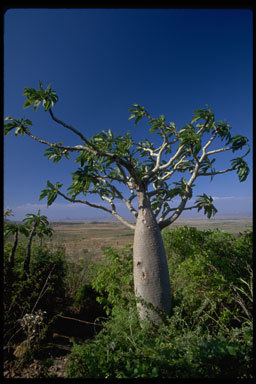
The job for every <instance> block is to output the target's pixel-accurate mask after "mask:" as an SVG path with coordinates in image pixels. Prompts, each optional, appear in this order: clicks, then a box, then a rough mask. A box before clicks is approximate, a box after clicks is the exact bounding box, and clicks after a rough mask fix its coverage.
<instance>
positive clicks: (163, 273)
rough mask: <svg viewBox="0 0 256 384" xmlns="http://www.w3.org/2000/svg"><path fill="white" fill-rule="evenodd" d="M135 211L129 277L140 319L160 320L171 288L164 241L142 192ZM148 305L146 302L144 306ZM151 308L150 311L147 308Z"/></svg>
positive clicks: (169, 296)
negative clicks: (136, 299) (130, 274)
mask: <svg viewBox="0 0 256 384" xmlns="http://www.w3.org/2000/svg"><path fill="white" fill-rule="evenodd" d="M138 199H139V210H138V217H137V223H136V228H135V234H134V245H133V276H134V288H135V296H136V297H137V298H138V304H137V307H138V311H139V316H140V319H142V320H143V319H146V318H147V317H149V319H150V320H151V321H152V322H154V323H160V322H161V319H160V317H159V313H160V311H161V312H164V313H165V314H170V311H171V288H170V280H169V272H168V265H167V260H166V254H165V249H164V244H163V240H162V236H161V232H160V229H159V226H158V224H157V222H156V219H155V217H154V215H153V212H152V209H151V205H150V202H149V201H148V199H147V197H146V194H145V193H143V192H140V193H138ZM148 304H149V305H148ZM152 305H153V307H154V308H155V309H154V310H152V309H150V307H152Z"/></svg>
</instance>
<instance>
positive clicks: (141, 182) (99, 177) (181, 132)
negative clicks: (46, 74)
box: [5, 82, 250, 229]
mask: <svg viewBox="0 0 256 384" xmlns="http://www.w3.org/2000/svg"><path fill="white" fill-rule="evenodd" d="M24 96H25V97H26V101H25V103H24V108H28V107H30V106H33V108H34V111H36V110H37V109H38V107H39V106H40V104H42V106H43V108H44V110H45V111H46V112H48V113H49V115H50V117H51V119H52V120H53V121H55V122H56V123H57V124H59V125H61V126H62V127H63V128H65V129H68V130H70V131H72V132H73V133H74V134H75V135H76V136H77V138H78V139H79V144H78V145H75V146H68V145H64V144H63V142H61V141H60V142H56V143H54V142H49V141H47V140H44V139H42V138H39V137H37V136H35V135H34V134H32V133H31V126H32V121H31V120H28V119H25V118H21V119H15V118H13V117H6V119H5V120H6V121H7V123H6V124H5V134H8V133H9V132H10V131H14V134H15V135H16V136H17V135H24V134H26V135H27V136H29V137H31V138H32V139H34V140H36V141H38V142H40V143H42V144H45V145H46V146H47V148H46V150H45V153H44V155H45V156H46V157H47V159H48V160H52V161H53V162H59V161H60V160H61V159H62V158H63V157H65V158H67V159H68V158H69V154H70V153H71V152H75V153H76V154H77V157H76V160H75V162H76V163H77V164H78V168H77V170H76V171H75V172H73V173H72V183H71V185H70V186H69V188H68V190H67V192H66V193H63V192H62V191H61V188H62V186H63V185H62V184H61V183H60V182H59V181H56V182H55V183H52V182H50V181H49V180H48V181H47V184H46V188H45V189H44V190H43V191H42V192H41V195H40V199H43V198H47V205H48V206H50V205H51V204H52V203H53V202H54V201H55V199H56V198H57V196H58V195H59V196H62V197H63V198H64V199H66V200H68V201H70V202H79V203H82V204H85V205H88V206H90V207H94V208H98V209H101V210H103V211H105V212H108V213H110V214H112V215H114V216H115V217H116V218H117V219H119V220H120V221H121V222H122V223H124V224H125V225H127V226H128V227H130V228H132V229H134V228H135V227H134V225H133V224H131V223H130V222H128V221H127V220H126V219H124V218H123V217H122V216H121V215H119V213H118V212H117V209H116V204H115V201H116V200H120V201H122V202H123V203H124V204H125V205H126V207H127V208H128V209H129V211H130V212H131V213H132V214H133V215H134V217H135V218H136V217H137V215H138V208H136V206H135V205H134V199H135V198H136V196H137V194H138V193H139V192H140V191H143V193H146V195H147V197H148V198H149V200H150V202H151V207H152V210H153V213H154V215H155V217H156V218H157V222H158V224H159V228H160V229H163V228H165V227H166V226H168V225H170V224H171V223H173V222H174V221H175V220H176V219H177V218H178V217H179V216H180V214H181V212H182V211H184V210H191V209H197V210H198V211H200V210H203V212H204V214H206V215H207V217H208V218H210V217H211V216H213V215H214V214H215V213H216V212H217V209H216V208H215V207H214V205H213V198H212V197H211V196H207V195H206V194H205V193H202V194H201V195H198V196H196V197H197V198H196V199H195V202H194V205H190V206H189V205H188V206H187V203H188V202H189V200H191V198H192V196H193V187H194V186H195V181H196V179H197V178H200V177H202V176H209V177H210V178H211V180H212V179H213V178H214V177H215V176H216V175H221V174H225V173H227V172H231V171H235V172H236V173H237V175H238V178H239V181H241V182H243V181H245V180H246V178H247V176H248V174H249V167H248V164H247V163H246V161H245V160H244V158H245V156H246V155H247V154H248V153H249V151H250V146H249V143H248V139H247V138H246V137H245V136H242V135H234V136H232V135H231V128H232V127H231V126H230V125H229V124H228V123H227V122H226V121H220V120H216V119H215V116H214V113H213V111H212V110H211V108H210V107H209V106H208V105H206V107H205V108H201V109H197V110H195V111H194V113H193V116H192V120H191V122H189V123H187V124H186V125H184V126H183V127H181V128H180V129H179V128H178V127H177V126H176V124H175V123H173V122H169V123H168V122H167V121H166V118H165V116H164V115H161V116H160V117H157V118H155V117H152V116H151V115H150V114H149V112H148V111H147V110H146V109H145V108H144V107H142V106H140V105H138V104H134V105H133V107H132V108H131V109H130V110H129V112H131V115H130V116H129V119H135V126H136V125H137V124H138V123H139V122H140V120H141V119H147V121H148V124H149V133H150V134H157V135H159V136H160V139H161V144H160V145H159V146H156V145H155V144H154V143H153V142H151V141H150V140H149V139H148V138H146V139H144V140H142V141H140V142H138V143H137V142H135V141H134V140H133V139H132V136H131V134H130V132H127V133H126V134H124V135H115V134H114V133H113V132H112V131H111V130H110V129H109V130H107V131H105V130H101V131H100V132H98V133H97V134H96V135H94V136H92V137H91V138H87V137H86V136H85V134H84V132H81V131H79V130H78V129H76V128H74V127H72V126H71V125H69V124H66V123H65V122H63V121H62V120H60V119H59V118H57V117H56V116H55V115H54V114H53V110H52V109H53V107H54V106H55V104H56V103H57V101H58V96H57V94H56V92H55V91H53V90H52V88H51V85H48V86H47V87H46V89H44V88H43V85H42V83H41V82H39V89H38V90H36V89H34V88H28V87H25V89H24ZM220 141H221V142H222V143H223V144H222V145H221V146H219V147H217V148H216V145H215V146H213V143H219V142H220ZM211 147H212V148H211ZM246 147H247V151H245V153H244V154H243V155H240V156H237V157H234V158H232V159H231V161H230V166H229V167H226V168H224V169H215V161H216V156H217V155H219V154H220V153H223V152H226V151H229V152H231V153H232V154H235V153H237V151H239V150H241V149H244V148H246ZM178 175H180V179H177V176H178ZM177 180H178V181H177ZM120 184H122V185H125V187H126V189H127V193H124V192H123V190H122V189H121V188H120V187H119V185H120ZM93 194H97V195H99V196H100V198H101V199H102V200H103V201H104V202H105V201H106V202H107V203H108V204H109V207H108V208H107V207H106V206H105V205H103V204H95V203H92V202H90V195H93ZM174 198H175V202H176V200H177V198H178V199H179V202H178V203H174V202H173V199H174Z"/></svg>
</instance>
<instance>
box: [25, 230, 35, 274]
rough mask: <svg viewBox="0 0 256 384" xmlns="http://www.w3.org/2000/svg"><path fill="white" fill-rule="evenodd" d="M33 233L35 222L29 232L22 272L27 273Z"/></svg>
mask: <svg viewBox="0 0 256 384" xmlns="http://www.w3.org/2000/svg"><path fill="white" fill-rule="evenodd" d="M35 233H36V224H34V226H33V228H32V231H31V233H30V236H29V239H28V245H27V252H26V258H25V261H24V266H23V269H24V272H26V274H29V266H30V257H31V244H32V240H33V237H34V235H35Z"/></svg>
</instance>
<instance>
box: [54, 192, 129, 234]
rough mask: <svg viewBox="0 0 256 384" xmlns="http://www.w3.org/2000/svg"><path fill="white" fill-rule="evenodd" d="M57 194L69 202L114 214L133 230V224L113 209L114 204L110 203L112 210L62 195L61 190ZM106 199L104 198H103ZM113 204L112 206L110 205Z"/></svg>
mask: <svg viewBox="0 0 256 384" xmlns="http://www.w3.org/2000/svg"><path fill="white" fill-rule="evenodd" d="M58 195H60V196H62V197H63V198H64V199H66V200H68V201H70V202H71V203H82V204H85V205H88V206H89V207H92V208H97V209H102V210H103V211H105V212H108V213H110V214H111V215H113V216H115V217H116V218H117V219H118V220H119V221H121V223H123V224H124V225H126V226H127V227H128V228H130V229H132V230H134V229H135V225H132V224H130V223H129V222H128V221H126V220H125V219H123V218H122V217H121V216H120V215H119V214H118V213H117V212H116V210H115V205H114V204H113V203H112V204H111V207H112V210H110V209H108V208H106V207H104V206H103V205H99V204H93V203H89V202H88V201H86V200H80V199H72V198H70V197H68V196H66V195H64V194H63V193H62V192H60V191H58ZM105 200H106V198H105ZM112 205H113V206H112Z"/></svg>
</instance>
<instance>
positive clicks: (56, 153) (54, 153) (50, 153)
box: [44, 141, 69, 163]
mask: <svg viewBox="0 0 256 384" xmlns="http://www.w3.org/2000/svg"><path fill="white" fill-rule="evenodd" d="M56 144H57V145H58V146H61V145H63V142H62V141H59V142H58V143H56ZM63 155H64V156H65V157H66V159H68V160H69V152H68V151H67V150H65V149H61V148H57V147H49V148H47V149H46V150H45V152H44V156H46V157H47V159H48V160H53V162H54V163H58V162H59V161H60V160H61V159H62V157H63Z"/></svg>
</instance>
